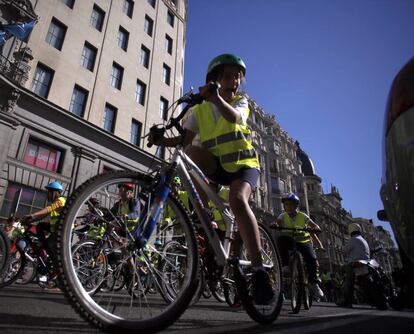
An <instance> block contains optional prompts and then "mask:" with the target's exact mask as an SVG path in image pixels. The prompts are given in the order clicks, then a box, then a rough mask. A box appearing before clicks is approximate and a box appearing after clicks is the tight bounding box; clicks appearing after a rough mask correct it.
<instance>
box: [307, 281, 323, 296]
mask: <svg viewBox="0 0 414 334" xmlns="http://www.w3.org/2000/svg"><path fill="white" fill-rule="evenodd" d="M310 291H311V293H312V295H313V296H314V297H316V298H323V297H324V294H323V291H322V289H321V288H320V287H319V285H318V283H313V284H311V285H310Z"/></svg>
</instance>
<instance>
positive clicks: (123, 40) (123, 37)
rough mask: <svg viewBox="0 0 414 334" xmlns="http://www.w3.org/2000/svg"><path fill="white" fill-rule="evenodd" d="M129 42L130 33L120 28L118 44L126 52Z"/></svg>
mask: <svg viewBox="0 0 414 334" xmlns="http://www.w3.org/2000/svg"><path fill="white" fill-rule="evenodd" d="M128 40H129V32H128V31H126V30H125V29H124V28H122V27H121V26H120V27H119V30H118V37H117V44H118V46H119V47H120V48H121V49H122V50H124V51H126V50H127V48H128Z"/></svg>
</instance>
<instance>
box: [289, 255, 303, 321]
mask: <svg viewBox="0 0 414 334" xmlns="http://www.w3.org/2000/svg"><path fill="white" fill-rule="evenodd" d="M290 270H291V273H292V279H291V283H290V284H291V285H290V289H291V295H292V296H291V299H290V304H291V307H292V312H293V313H299V311H300V307H301V306H302V299H303V293H304V282H303V260H302V256H301V255H300V253H299V252H296V253H295V254H294V255H293V258H292V261H291V264H290Z"/></svg>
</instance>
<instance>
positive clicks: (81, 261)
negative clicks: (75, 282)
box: [72, 239, 108, 294]
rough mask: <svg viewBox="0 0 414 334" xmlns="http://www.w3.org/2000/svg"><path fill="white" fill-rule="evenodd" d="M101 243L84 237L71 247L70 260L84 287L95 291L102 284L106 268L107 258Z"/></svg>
mask: <svg viewBox="0 0 414 334" xmlns="http://www.w3.org/2000/svg"><path fill="white" fill-rule="evenodd" d="M101 245H102V243H100V242H99V241H96V240H93V239H84V240H82V241H80V242H79V243H76V244H75V245H74V246H73V247H72V262H73V266H74V269H75V270H76V272H77V277H78V279H79V280H80V282H81V284H82V286H83V287H84V289H85V290H86V291H87V292H88V293H89V294H93V293H95V292H96V291H97V290H98V289H99V287H100V286H101V285H102V283H103V281H104V279H105V276H106V272H107V269H108V260H107V258H106V255H105V251H104V249H102V247H101Z"/></svg>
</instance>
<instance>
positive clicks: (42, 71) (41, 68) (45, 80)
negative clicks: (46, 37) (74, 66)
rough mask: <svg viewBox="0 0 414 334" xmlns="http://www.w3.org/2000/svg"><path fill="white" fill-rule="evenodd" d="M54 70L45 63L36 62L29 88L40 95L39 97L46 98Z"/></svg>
mask: <svg viewBox="0 0 414 334" xmlns="http://www.w3.org/2000/svg"><path fill="white" fill-rule="evenodd" d="M53 74H54V71H53V70H52V69H50V68H48V67H46V66H45V65H43V64H41V63H39V64H37V67H36V71H35V73H34V76H33V81H32V86H31V90H32V91H33V92H34V93H36V94H37V95H40V96H41V97H44V98H47V96H48V95H49V90H50V86H51V85H52V80H53Z"/></svg>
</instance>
